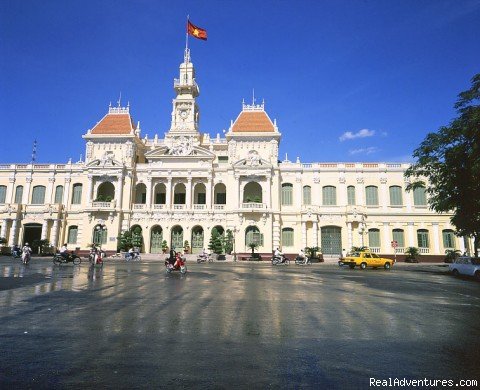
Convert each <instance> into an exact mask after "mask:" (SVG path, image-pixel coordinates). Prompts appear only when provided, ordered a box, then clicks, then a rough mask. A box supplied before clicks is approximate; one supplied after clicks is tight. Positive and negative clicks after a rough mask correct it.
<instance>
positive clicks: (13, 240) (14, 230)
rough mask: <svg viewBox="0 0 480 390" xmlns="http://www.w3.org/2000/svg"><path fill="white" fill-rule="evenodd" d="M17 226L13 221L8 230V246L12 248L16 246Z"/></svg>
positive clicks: (16, 222)
mask: <svg viewBox="0 0 480 390" xmlns="http://www.w3.org/2000/svg"><path fill="white" fill-rule="evenodd" d="M17 224H18V221H17V220H16V219H14V220H13V221H12V227H11V228H10V238H9V240H8V245H10V246H12V245H15V244H18V242H17Z"/></svg>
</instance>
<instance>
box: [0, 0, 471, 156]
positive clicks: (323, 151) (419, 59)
mask: <svg viewBox="0 0 480 390" xmlns="http://www.w3.org/2000/svg"><path fill="white" fill-rule="evenodd" d="M187 14H190V18H191V21H192V22H193V23H195V24H196V25H198V26H200V27H203V28H206V29H207V31H208V41H207V42H203V41H199V40H194V39H193V38H192V39H190V48H191V55H192V61H193V63H194V65H195V68H196V72H197V75H196V76H197V82H198V83H199V85H200V90H201V95H200V97H199V99H198V104H199V106H200V110H201V122H200V128H201V131H202V132H208V133H210V134H211V135H212V136H215V135H216V134H217V133H222V130H223V129H228V127H229V124H230V120H231V119H235V118H236V117H237V115H238V114H239V112H240V110H241V103H242V99H243V98H245V100H246V101H247V102H250V101H251V98H252V89H253V88H255V95H256V98H257V102H259V101H261V99H265V104H266V110H267V112H268V114H269V115H270V117H271V118H272V119H273V118H276V119H277V124H278V126H279V129H280V131H281V132H282V142H281V145H280V154H281V158H282V159H283V158H284V156H285V153H288V156H289V159H290V160H294V159H295V158H296V157H297V156H299V157H300V159H301V161H302V162H316V161H405V160H408V159H409V158H410V157H409V156H410V155H411V153H412V151H413V149H415V147H417V146H418V144H419V143H420V142H421V140H422V139H423V138H424V136H425V135H426V134H427V133H428V132H431V131H436V130H437V129H438V128H439V127H440V126H442V125H446V124H448V123H449V122H450V121H451V119H452V118H453V117H454V116H455V115H456V113H455V111H454V109H453V104H454V102H455V100H456V97H457V95H458V93H459V92H460V91H463V90H465V89H467V88H468V87H469V85H470V79H471V78H472V76H473V75H474V74H476V73H479V72H480V47H479V38H480V23H479V20H480V0H458V1H455V0H451V1H441V0H432V1H418V0H416V1H408V0H402V1H400V0H398V1H395V0H388V1H387V0H382V1H368V0H365V1H353V0H350V1H339V0H331V1H327V0H324V1H307V0H299V1H268V0H263V1H251V0H242V1H229V0H223V1H212V0H203V1H174V0H171V1H162V0H136V1H127V0H115V1H113V0H112V1H106V0H95V1H93V0H81V1H76V0H69V1H64V0H44V1H33V0H22V1H16V0H2V2H1V7H0V52H1V56H0V115H1V117H2V121H1V124H0V131H1V134H2V139H3V141H4V147H3V148H2V154H1V156H0V161H1V162H3V163H5V162H28V161H29V160H30V154H31V148H32V143H33V140H34V139H35V138H36V139H37V141H38V147H37V149H38V152H37V161H38V162H58V163H61V162H65V161H67V160H68V158H70V157H71V158H72V159H73V161H77V160H78V158H79V156H80V154H81V153H84V141H83V139H82V138H81V135H82V134H84V133H85V132H86V131H87V129H89V128H91V127H93V125H94V124H95V123H96V122H97V121H99V120H100V119H101V118H102V117H103V115H104V114H105V113H106V111H107V109H108V104H109V103H110V101H111V102H112V103H115V101H116V100H117V99H118V96H119V93H120V91H121V93H122V100H123V102H126V101H129V102H130V108H131V113H132V115H133V118H134V120H135V121H138V120H140V121H141V127H142V134H143V135H145V134H148V135H149V137H153V135H154V134H155V133H157V134H159V136H162V137H163V134H164V133H165V132H166V131H167V130H168V128H169V125H170V113H171V101H172V99H173V98H174V91H173V78H175V77H178V66H179V64H180V62H181V61H182V59H183V50H184V46H185V19H186V15H187ZM10 134H11V135H12V137H13V138H5V135H10Z"/></svg>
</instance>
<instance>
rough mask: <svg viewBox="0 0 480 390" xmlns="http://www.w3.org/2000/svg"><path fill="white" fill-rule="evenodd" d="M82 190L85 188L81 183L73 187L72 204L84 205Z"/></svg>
mask: <svg viewBox="0 0 480 390" xmlns="http://www.w3.org/2000/svg"><path fill="white" fill-rule="evenodd" d="M82 188H83V186H82V185H81V184H79V183H77V184H74V185H73V194H72V204H81V203H82Z"/></svg>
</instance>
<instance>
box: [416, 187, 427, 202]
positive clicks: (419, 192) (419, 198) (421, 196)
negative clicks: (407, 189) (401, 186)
mask: <svg viewBox="0 0 480 390" xmlns="http://www.w3.org/2000/svg"><path fill="white" fill-rule="evenodd" d="M413 204H414V205H415V206H426V205H427V194H426V193H425V187H417V188H414V190H413Z"/></svg>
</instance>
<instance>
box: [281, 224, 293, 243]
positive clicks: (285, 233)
mask: <svg viewBox="0 0 480 390" xmlns="http://www.w3.org/2000/svg"><path fill="white" fill-rule="evenodd" d="M285 246H294V237H293V229H292V228H283V229H282V247H285Z"/></svg>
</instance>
